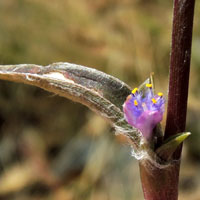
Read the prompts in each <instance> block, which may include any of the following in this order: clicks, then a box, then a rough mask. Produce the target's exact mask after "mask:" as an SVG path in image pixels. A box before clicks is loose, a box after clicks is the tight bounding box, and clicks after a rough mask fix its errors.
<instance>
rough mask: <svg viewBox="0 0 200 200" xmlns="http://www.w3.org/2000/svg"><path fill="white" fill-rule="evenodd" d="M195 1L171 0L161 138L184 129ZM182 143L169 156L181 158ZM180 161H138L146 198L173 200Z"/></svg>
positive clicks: (176, 191) (176, 197)
mask: <svg viewBox="0 0 200 200" xmlns="http://www.w3.org/2000/svg"><path fill="white" fill-rule="evenodd" d="M194 5H195V0H174V11H173V30H172V49H171V61H170V74H169V94H168V109H167V122H166V129H165V139H166V138H168V137H170V136H172V135H175V134H177V133H180V132H183V131H185V123H186V113H187V98H188V85H189V72H190V57H191V43H192V28H193V16H194ZM181 149H182V145H180V147H179V148H178V149H177V150H176V152H175V153H174V155H173V158H174V159H175V160H179V159H180V157H181ZM179 171H180V162H174V163H173V164H172V166H171V167H167V168H163V169H160V168H159V167H157V166H155V165H149V161H148V160H144V161H142V162H140V175H141V181H142V187H143V192H144V197H145V199H146V200H177V199H178V182H179Z"/></svg>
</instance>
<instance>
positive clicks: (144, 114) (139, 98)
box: [123, 84, 165, 141]
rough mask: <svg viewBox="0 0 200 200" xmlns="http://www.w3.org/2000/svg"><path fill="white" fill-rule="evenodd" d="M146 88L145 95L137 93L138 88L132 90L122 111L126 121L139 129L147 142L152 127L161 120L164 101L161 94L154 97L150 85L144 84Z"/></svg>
mask: <svg viewBox="0 0 200 200" xmlns="http://www.w3.org/2000/svg"><path fill="white" fill-rule="evenodd" d="M146 87H147V90H146V92H145V94H142V93H141V92H139V90H138V88H135V89H133V90H132V93H131V94H130V95H129V96H128V97H127V99H126V101H125V103H124V105H123V111H124V116H125V119H126V121H127V122H128V123H129V124H130V125H131V126H133V127H135V128H137V129H139V130H140V131H141V133H142V135H143V136H144V138H145V139H146V140H148V141H149V140H151V139H152V137H153V135H152V132H153V129H154V127H155V126H156V124H158V123H159V122H160V121H161V120H162V118H163V113H164V103H165V100H164V98H163V94H162V93H161V92H159V93H158V94H156V95H154V93H153V90H152V84H146Z"/></svg>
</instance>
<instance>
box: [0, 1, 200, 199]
mask: <svg viewBox="0 0 200 200" xmlns="http://www.w3.org/2000/svg"><path fill="white" fill-rule="evenodd" d="M199 13H200V3H199V2H198V1H197V2H196V12H195V21H194V37H193V52H192V53H193V54H192V68H191V81H190V93H189V108H188V125H187V130H190V131H191V132H192V133H193V135H192V136H191V137H190V139H188V141H187V143H186V145H185V148H184V152H183V162H182V168H181V178H180V180H181V182H180V198H179V199H180V200H185V199H190V200H199V199H200V193H199V188H200V172H199V167H200V148H199V146H200V145H199V144H200V135H199V134H200V125H199V123H198V121H199V120H200V115H199V113H200V103H199V98H200V89H199V81H200V56H199V55H200V28H199V27H200V26H199V24H200V20H199V18H200V14H199ZM0 19H1V23H0V63H1V64H17V63H35V64H41V65H48V64H50V63H53V62H58V61H62V62H64V61H67V62H72V63H77V64H82V65H85V66H89V67H94V68H96V69H99V70H101V71H104V72H106V73H109V74H111V75H113V76H116V77H118V78H120V79H121V80H123V81H125V82H126V83H128V84H129V85H131V86H132V87H135V86H137V85H138V84H140V83H141V82H142V81H144V80H145V79H146V78H147V77H148V75H149V74H150V72H154V73H155V82H156V88H157V90H161V91H163V92H164V94H165V95H167V84H168V83H167V81H168V80H167V79H168V66H169V55H170V37H171V21H172V1H163V0H123V1H119V0H107V1H106V0H95V1H94V0H76V1H74V0H51V1H47V0H1V1H0ZM0 83H1V84H0V110H1V112H0V138H1V140H0V199H6V200H9V199H12V200H27V199H30V200H36V199H37V200H40V199H41V200H51V199H52V200H54V199H56V200H68V199H69V200H72V199H73V200H82V199H84V200H85V199H87V200H94V199H95V200H118V199H119V200H129V199H134V200H135V199H136V200H140V199H143V196H142V191H141V186H140V182H139V172H138V167H137V162H136V161H135V160H134V158H132V157H131V151H130V149H129V148H128V147H126V145H124V143H123V140H122V138H120V137H116V136H115V135H114V133H113V130H112V129H111V128H110V126H109V125H108V124H107V123H106V122H105V121H104V120H103V119H101V118H100V117H98V116H96V115H95V114H94V113H92V112H91V111H89V110H88V109H87V108H85V107H84V106H81V105H79V104H77V103H76V104H75V103H73V102H70V101H68V100H66V99H64V98H61V97H58V96H55V95H52V94H49V93H47V92H45V91H42V90H40V89H38V88H34V87H31V86H26V85H22V84H16V83H9V82H5V81H1V82H0Z"/></svg>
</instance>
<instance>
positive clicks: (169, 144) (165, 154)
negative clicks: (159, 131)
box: [156, 132, 191, 161]
mask: <svg viewBox="0 0 200 200" xmlns="http://www.w3.org/2000/svg"><path fill="white" fill-rule="evenodd" d="M189 135H191V133H190V132H183V133H178V134H176V135H174V136H172V137H170V138H168V139H167V140H166V141H164V142H163V144H162V145H161V146H160V147H159V148H158V149H157V150H156V153H157V155H158V156H159V157H160V158H162V159H164V160H166V161H167V160H170V159H171V157H172V154H173V153H174V152H175V151H176V149H177V147H178V146H179V145H180V144H181V143H182V142H183V141H184V140H185V139H186V138H187V137H188V136H189Z"/></svg>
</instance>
